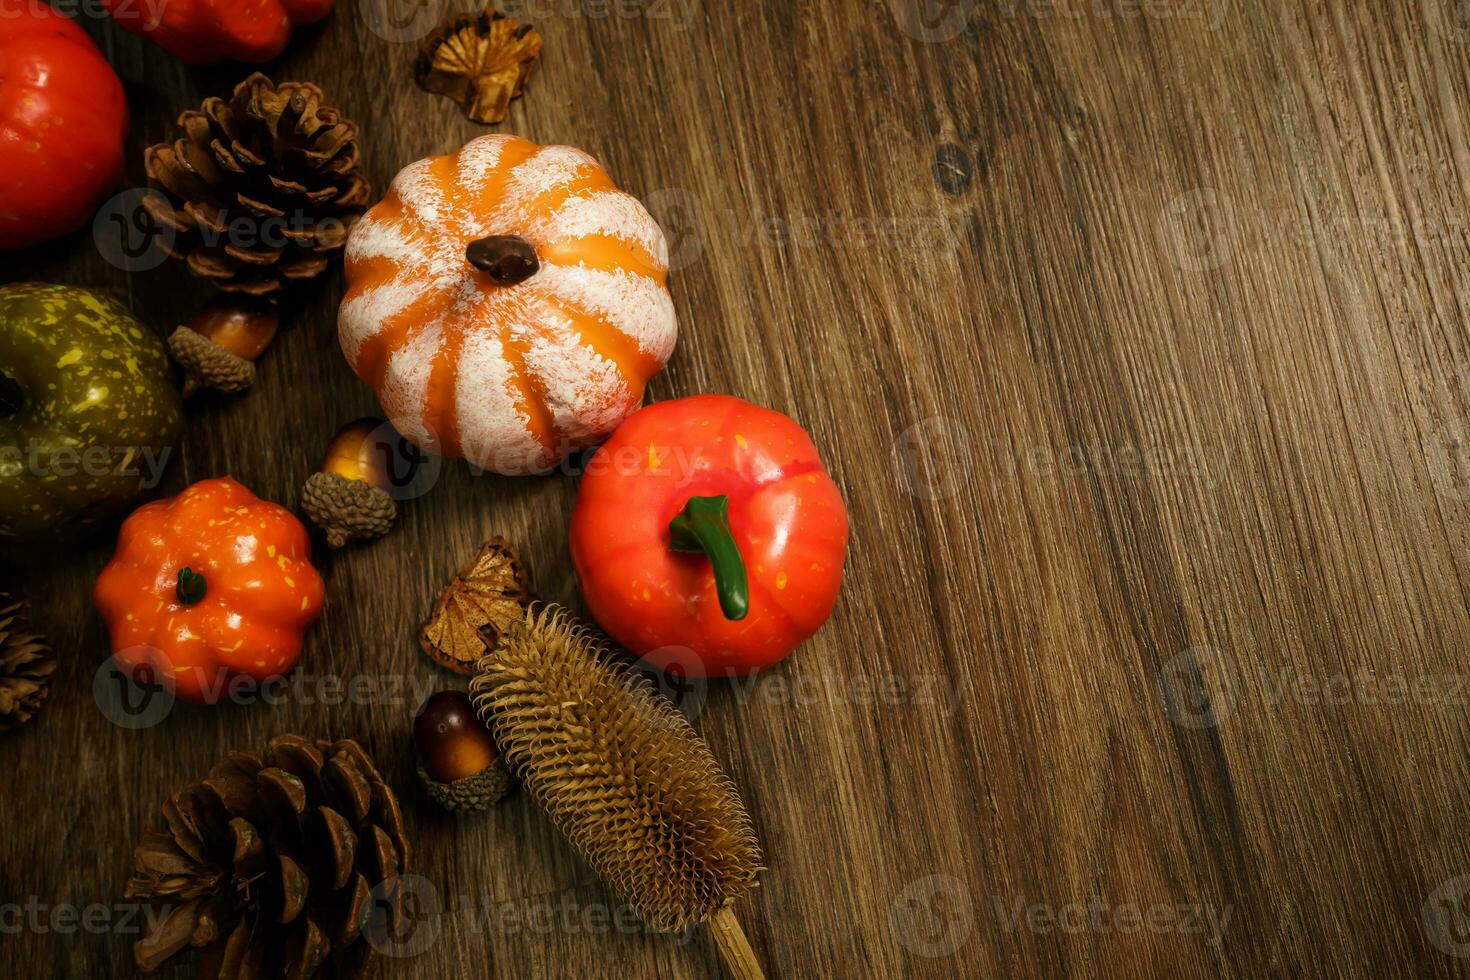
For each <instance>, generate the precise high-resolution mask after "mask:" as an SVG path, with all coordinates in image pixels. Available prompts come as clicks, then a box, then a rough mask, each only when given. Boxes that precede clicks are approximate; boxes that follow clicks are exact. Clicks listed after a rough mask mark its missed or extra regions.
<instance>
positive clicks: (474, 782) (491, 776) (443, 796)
mask: <svg viewBox="0 0 1470 980" xmlns="http://www.w3.org/2000/svg"><path fill="white" fill-rule="evenodd" d="M418 770H419V781H420V782H422V783H423V784H424V789H426V790H428V791H429V798H430V799H432V800H433V801H434V802H435V803H437V804H439V805H440V806H442V807H443V808H444V809H446V810H448V811H450V812H451V813H478V812H479V811H481V810H488V809H489V808H490V807H492V806H494V805H495V804H497V803H499V802H500V801H501V800H503V799H505V797H506V796H507V795H508V794H509V793H510V791H511V790H512V789H513V788H514V787H515V780H514V779H513V778H511V775H510V770H509V769H507V768H506V766H505V760H504V759H501V758H498V757H497V758H496V759H495V761H494V762H492V763H490V764H489V765H488V766H486V767H485V768H484V769H481V770H480V771H479V772H477V773H475V774H474V775H473V776H466V777H464V778H463V779H456V780H455V781H454V782H452V783H441V782H440V781H439V780H437V779H435V778H434V777H433V776H430V775H429V772H428V770H427V769H425V768H424V762H423V760H422V759H420V760H419V762H418Z"/></svg>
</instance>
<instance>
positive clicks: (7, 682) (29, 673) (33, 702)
mask: <svg viewBox="0 0 1470 980" xmlns="http://www.w3.org/2000/svg"><path fill="white" fill-rule="evenodd" d="M55 672H56V655H55V654H54V653H52V652H51V648H50V647H48V646H47V645H46V643H45V641H44V640H43V639H42V638H41V637H40V636H37V635H36V634H34V633H31V632H30V622H29V621H28V620H27V618H26V607H25V604H24V603H20V602H15V601H14V600H12V599H11V597H10V596H9V595H8V594H6V593H4V592H0V732H8V731H10V730H11V729H13V728H16V727H18V726H20V725H24V724H25V723H26V722H28V721H30V720H31V718H32V717H33V716H34V715H35V713H36V712H37V711H38V710H40V707H41V702H43V701H45V700H46V695H47V693H48V692H49V691H50V689H51V675H52V674H53V673H55Z"/></svg>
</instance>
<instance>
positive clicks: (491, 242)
mask: <svg viewBox="0 0 1470 980" xmlns="http://www.w3.org/2000/svg"><path fill="white" fill-rule="evenodd" d="M464 257H465V259H466V260H467V261H468V262H469V264H470V265H472V266H474V267H475V268H476V269H479V270H480V271H481V272H484V273H486V274H488V275H489V276H490V278H491V279H492V280H493V281H494V282H495V283H496V284H498V285H501V286H514V285H515V284H516V283H518V282H525V281H526V280H527V279H529V278H531V277H532V276H534V275H535V274H536V270H537V269H539V268H541V262H540V260H539V259H537V258H536V249H535V247H534V246H533V245H532V244H531V243H530V242H528V241H526V240H525V239H524V238H522V237H521V236H520V235H491V236H490V237H489V238H477V239H475V240H474V241H472V242H470V244H469V246H468V247H467V248H466V249H465V250H464Z"/></svg>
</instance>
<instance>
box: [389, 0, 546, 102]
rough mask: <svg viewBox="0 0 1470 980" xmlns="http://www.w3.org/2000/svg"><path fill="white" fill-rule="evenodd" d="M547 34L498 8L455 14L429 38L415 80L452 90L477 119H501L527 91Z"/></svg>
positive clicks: (421, 84) (441, 92)
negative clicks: (511, 105)
mask: <svg viewBox="0 0 1470 980" xmlns="http://www.w3.org/2000/svg"><path fill="white" fill-rule="evenodd" d="M539 57H541V34H540V33H539V32H538V31H537V30H536V28H534V27H532V26H531V25H530V24H522V23H519V22H517V21H514V20H511V19H510V18H509V17H506V16H505V15H504V14H502V13H500V12H499V11H497V10H495V9H494V8H493V7H487V8H485V11H484V12H483V13H480V14H465V15H461V16H458V17H453V18H450V19H449V20H448V21H446V22H445V23H444V24H443V25H442V26H440V28H439V29H438V30H437V31H435V32H434V33H433V34H431V35H429V37H428V38H427V39H425V41H424V44H423V47H422V48H421V49H420V51H419V57H418V61H417V62H416V63H415V65H414V79H415V80H416V81H417V82H418V84H419V87H420V88H422V89H423V90H425V91H426V92H435V93H437V94H439V95H447V96H449V97H450V98H451V99H453V100H454V101H456V102H458V103H459V105H460V108H461V109H463V110H464V113H465V115H466V116H468V117H469V118H470V119H472V120H474V121H475V122H477V123H498V122H500V121H501V120H502V119H504V118H505V114H506V112H507V111H509V108H510V101H511V99H514V98H516V97H517V96H519V95H520V94H521V90H522V89H523V88H525V85H526V79H528V78H530V77H531V69H533V68H535V67H536V59H538V58H539Z"/></svg>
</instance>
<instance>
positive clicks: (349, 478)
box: [301, 418, 399, 548]
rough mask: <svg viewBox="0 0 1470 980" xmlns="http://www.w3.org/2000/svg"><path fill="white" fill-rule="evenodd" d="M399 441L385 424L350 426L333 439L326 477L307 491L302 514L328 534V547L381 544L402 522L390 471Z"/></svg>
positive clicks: (317, 476)
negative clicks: (374, 541) (396, 523)
mask: <svg viewBox="0 0 1470 980" xmlns="http://www.w3.org/2000/svg"><path fill="white" fill-rule="evenodd" d="M398 439H399V436H398V434H397V433H396V432H394V431H393V429H392V428H391V427H390V426H389V425H388V423H386V422H384V421H383V420H382V419H375V418H362V419H358V420H357V421H356V422H349V423H348V424H347V425H345V426H343V427H342V428H341V429H339V430H337V434H336V435H335V436H333V437H332V443H331V445H330V446H328V447H327V458H326V462H324V463H323V464H322V469H321V472H319V473H313V474H312V475H311V476H310V477H309V478H308V479H307V481H306V486H305V487H303V488H302V491H301V508H302V510H304V511H306V516H307V517H309V518H311V521H312V523H313V524H315V525H317V526H318V527H320V528H321V529H322V530H323V531H326V532H327V544H329V545H331V546H332V547H333V548H340V547H342V546H343V545H345V544H347V542H349V541H367V540H372V539H374V538H381V537H382V536H383V535H385V534H387V533H388V531H389V529H390V528H392V527H393V522H394V521H395V520H397V519H398V504H397V502H396V501H394V499H393V498H392V496H390V495H389V490H391V489H392V488H393V485H394V484H393V475H392V471H391V469H390V467H391V466H392V461H393V459H394V453H395V452H396V451H397V447H396V442H397V441H398Z"/></svg>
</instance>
